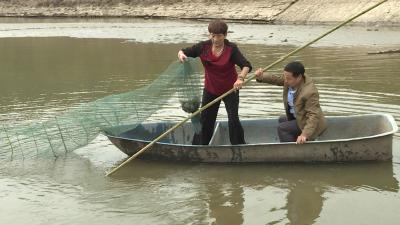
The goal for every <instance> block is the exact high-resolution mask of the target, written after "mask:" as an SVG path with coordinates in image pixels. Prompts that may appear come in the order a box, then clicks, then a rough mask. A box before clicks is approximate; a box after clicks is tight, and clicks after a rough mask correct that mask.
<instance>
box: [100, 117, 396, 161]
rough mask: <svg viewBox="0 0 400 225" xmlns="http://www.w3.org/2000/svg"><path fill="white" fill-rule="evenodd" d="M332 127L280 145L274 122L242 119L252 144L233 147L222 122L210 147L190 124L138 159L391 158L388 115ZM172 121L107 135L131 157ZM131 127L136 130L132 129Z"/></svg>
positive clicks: (333, 121) (336, 120) (392, 124)
mask: <svg viewBox="0 0 400 225" xmlns="http://www.w3.org/2000/svg"><path fill="white" fill-rule="evenodd" d="M327 121H328V129H327V130H326V131H325V132H324V133H323V134H322V135H321V136H320V137H319V138H318V139H317V140H315V141H310V142H307V143H306V144H303V145H297V144H296V143H294V142H291V143H279V140H278V136H277V132H276V128H277V126H278V121H277V119H276V118H274V119H243V120H241V122H242V125H243V128H244V132H245V139H246V142H247V144H244V145H230V142H229V132H228V123H227V121H217V123H216V127H215V130H214V134H213V137H212V139H211V141H210V144H209V145H193V144H192V141H193V137H194V133H195V132H194V129H193V126H192V124H191V123H186V124H184V125H183V126H182V127H179V128H177V129H176V130H175V131H173V132H172V133H170V134H169V135H168V136H167V137H165V138H164V139H162V140H160V141H159V142H157V143H156V144H154V145H153V146H152V147H151V148H150V149H149V150H147V151H145V152H144V153H142V154H141V155H140V157H139V158H142V159H150V160H168V161H186V162H211V163H244V162H344V161H388V160H391V159H392V147H393V146H392V145H393V134H394V133H396V132H397V130H398V127H397V124H396V121H395V120H394V118H393V117H392V116H391V115H388V114H371V115H356V116H333V117H327ZM175 124H176V123H173V122H162V123H144V124H141V125H138V126H136V125H135V126H126V125H125V126H116V127H110V128H108V129H106V130H105V131H104V134H105V135H106V136H107V137H108V138H109V139H110V140H111V142H112V143H113V144H114V145H115V146H117V147H118V148H119V149H120V150H121V151H123V152H124V153H126V154H127V155H129V156H131V155H133V154H135V153H136V152H137V151H139V150H140V149H141V148H142V147H144V146H145V145H146V144H148V143H150V142H151V141H152V140H153V139H155V138H156V137H158V136H159V135H161V134H162V133H163V132H165V131H166V130H167V129H169V128H170V127H172V126H173V125H175ZM129 127H134V128H132V129H130V128H129Z"/></svg>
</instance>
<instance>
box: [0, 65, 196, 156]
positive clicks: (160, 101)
mask: <svg viewBox="0 0 400 225" xmlns="http://www.w3.org/2000/svg"><path fill="white" fill-rule="evenodd" d="M201 74H202V68H201V66H200V63H199V62H198V61H197V60H195V59H191V58H189V59H188V60H187V61H186V62H184V63H180V62H178V61H176V62H173V63H171V64H170V65H169V66H168V68H167V69H166V70H165V71H163V72H162V73H161V74H160V75H159V76H158V78H157V79H156V80H154V81H153V82H152V83H151V84H149V85H147V86H144V87H141V88H138V89H135V90H133V91H129V92H125V93H120V94H114V95H109V96H106V97H104V98H101V99H98V100H95V101H92V102H87V103H82V104H79V105H78V106H76V107H71V108H69V109H67V110H66V111H65V112H63V113H62V114H60V115H58V116H56V117H54V118H53V119H50V120H46V121H40V122H32V123H30V124H28V125H26V124H25V125H10V124H7V123H3V124H2V126H1V127H0V159H1V160H15V159H25V158H32V157H36V156H40V155H52V156H55V157H57V156H60V155H62V154H65V153H66V152H69V151H73V150H75V149H78V148H80V147H83V146H86V145H87V144H89V143H90V142H91V141H92V140H94V139H95V138H96V137H97V136H98V135H99V133H100V132H101V131H102V130H103V129H106V128H107V129H108V128H110V127H114V126H118V130H117V131H114V132H115V133H120V132H124V131H127V130H129V129H133V128H134V127H135V126H137V125H139V124H140V123H142V122H143V121H145V120H146V119H147V118H149V117H150V116H151V115H152V114H153V113H155V112H156V111H158V110H160V109H162V107H163V105H165V104H167V102H168V100H169V99H170V98H171V97H172V96H176V95H177V96H178V99H179V102H180V104H181V107H182V110H184V111H185V112H187V113H192V112H194V111H196V110H197V109H198V108H199V106H200V95H201V79H202V76H201ZM192 122H193V123H194V128H195V129H196V131H195V132H198V131H199V130H200V125H199V124H200V123H199V118H198V117H195V118H194V119H193V120H192ZM121 125H123V126H121ZM124 125H126V126H124ZM108 130H109V129H108Z"/></svg>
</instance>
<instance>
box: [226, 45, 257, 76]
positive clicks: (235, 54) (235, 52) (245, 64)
mask: <svg viewBox="0 0 400 225" xmlns="http://www.w3.org/2000/svg"><path fill="white" fill-rule="evenodd" d="M231 59H232V61H233V63H235V64H236V65H238V66H239V67H240V69H241V70H242V71H241V73H240V75H239V77H242V78H243V79H245V78H246V75H247V74H248V73H250V72H251V70H252V69H253V67H252V66H251V63H250V62H249V61H248V60H247V59H246V58H245V57H244V56H243V54H242V53H241V52H240V50H239V48H238V47H237V46H236V45H233V49H232V55H231Z"/></svg>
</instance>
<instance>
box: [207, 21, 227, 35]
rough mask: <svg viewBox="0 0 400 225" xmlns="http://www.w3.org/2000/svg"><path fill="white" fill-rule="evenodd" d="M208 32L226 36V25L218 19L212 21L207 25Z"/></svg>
mask: <svg viewBox="0 0 400 225" xmlns="http://www.w3.org/2000/svg"><path fill="white" fill-rule="evenodd" d="M208 32H210V33H211V34H223V35H226V34H227V33H228V25H227V24H226V23H225V22H224V21H222V20H220V19H216V20H213V21H211V22H210V23H209V24H208Z"/></svg>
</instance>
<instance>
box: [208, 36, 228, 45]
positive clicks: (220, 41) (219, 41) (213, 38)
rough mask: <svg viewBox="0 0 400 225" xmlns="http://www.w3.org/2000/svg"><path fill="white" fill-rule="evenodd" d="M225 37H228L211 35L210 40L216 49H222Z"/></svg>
mask: <svg viewBox="0 0 400 225" xmlns="http://www.w3.org/2000/svg"><path fill="white" fill-rule="evenodd" d="M225 37H226V36H225V35H224V34H213V33H210V39H211V41H212V42H213V44H214V46H215V47H221V46H222V45H223V44H224V40H225Z"/></svg>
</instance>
